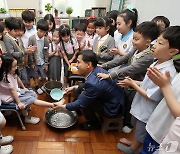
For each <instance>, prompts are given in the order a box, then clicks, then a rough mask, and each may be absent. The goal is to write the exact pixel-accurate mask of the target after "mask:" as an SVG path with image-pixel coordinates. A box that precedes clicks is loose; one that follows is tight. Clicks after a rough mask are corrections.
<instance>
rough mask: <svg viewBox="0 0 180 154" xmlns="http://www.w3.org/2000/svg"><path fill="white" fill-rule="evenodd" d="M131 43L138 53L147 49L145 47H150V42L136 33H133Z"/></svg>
mask: <svg viewBox="0 0 180 154" xmlns="http://www.w3.org/2000/svg"><path fill="white" fill-rule="evenodd" d="M132 43H133V47H134V49H137V50H138V51H143V50H145V49H147V47H148V46H149V45H150V43H151V40H150V39H146V38H144V37H143V36H142V35H141V34H140V33H138V32H134V34H133V41H132Z"/></svg>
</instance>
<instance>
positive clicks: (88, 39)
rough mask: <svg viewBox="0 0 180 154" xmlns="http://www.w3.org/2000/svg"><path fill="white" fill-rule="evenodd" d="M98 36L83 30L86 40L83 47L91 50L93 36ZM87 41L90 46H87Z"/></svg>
mask: <svg viewBox="0 0 180 154" xmlns="http://www.w3.org/2000/svg"><path fill="white" fill-rule="evenodd" d="M96 37H98V35H97V34H96V33H94V34H92V35H89V34H88V33H87V32H85V40H86V46H85V47H84V50H92V48H93V43H94V40H95V38H96ZM88 42H89V44H90V46H88Z"/></svg>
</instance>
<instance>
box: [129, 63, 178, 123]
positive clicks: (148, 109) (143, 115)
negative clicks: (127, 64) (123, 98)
mask: <svg viewBox="0 0 180 154" xmlns="http://www.w3.org/2000/svg"><path fill="white" fill-rule="evenodd" d="M156 63H157V62H154V63H153V64H152V65H151V66H155V67H156V68H157V69H158V70H160V71H161V72H162V73H165V72H166V71H167V70H168V71H169V72H170V75H171V79H172V78H173V77H174V76H175V74H176V69H175V67H174V64H173V60H169V61H166V62H164V63H161V64H159V65H155V64H156ZM141 88H143V89H144V90H146V93H147V96H148V97H149V98H150V99H151V100H153V101H154V102H150V101H149V100H147V99H145V98H144V97H143V96H141V95H140V94H139V93H138V92H137V93H136V95H135V97H134V99H133V102H132V106H131V110H130V113H131V114H132V115H133V116H134V117H136V118H137V119H138V120H140V121H142V122H144V123H147V121H148V119H149V117H150V116H151V114H152V112H153V111H154V109H155V108H156V106H157V105H158V103H159V102H160V101H161V99H162V98H163V95H162V93H161V91H160V88H159V87H158V86H157V85H156V84H154V83H153V82H152V81H151V80H150V79H149V77H148V76H147V74H146V76H145V78H144V80H143V82H142V84H141Z"/></svg>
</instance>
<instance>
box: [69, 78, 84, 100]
mask: <svg viewBox="0 0 180 154" xmlns="http://www.w3.org/2000/svg"><path fill="white" fill-rule="evenodd" d="M77 81H82V82H84V81H85V78H84V77H83V76H79V75H70V76H69V78H68V83H69V87H71V86H74V85H75V84H76V82H77ZM70 101H71V93H70V94H69V98H68V102H70Z"/></svg>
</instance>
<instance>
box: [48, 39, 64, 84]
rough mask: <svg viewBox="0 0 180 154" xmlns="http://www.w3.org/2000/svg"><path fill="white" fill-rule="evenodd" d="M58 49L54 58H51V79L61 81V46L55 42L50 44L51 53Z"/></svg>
mask: <svg viewBox="0 0 180 154" xmlns="http://www.w3.org/2000/svg"><path fill="white" fill-rule="evenodd" d="M56 48H58V49H59V51H57V52H56V53H55V54H54V55H53V56H52V57H49V69H48V72H49V78H50V79H52V80H57V81H60V79H61V66H62V64H61V57H60V55H59V52H61V51H60V45H59V44H55V43H54V42H52V43H50V44H49V53H51V52H54V51H55V50H56Z"/></svg>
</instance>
